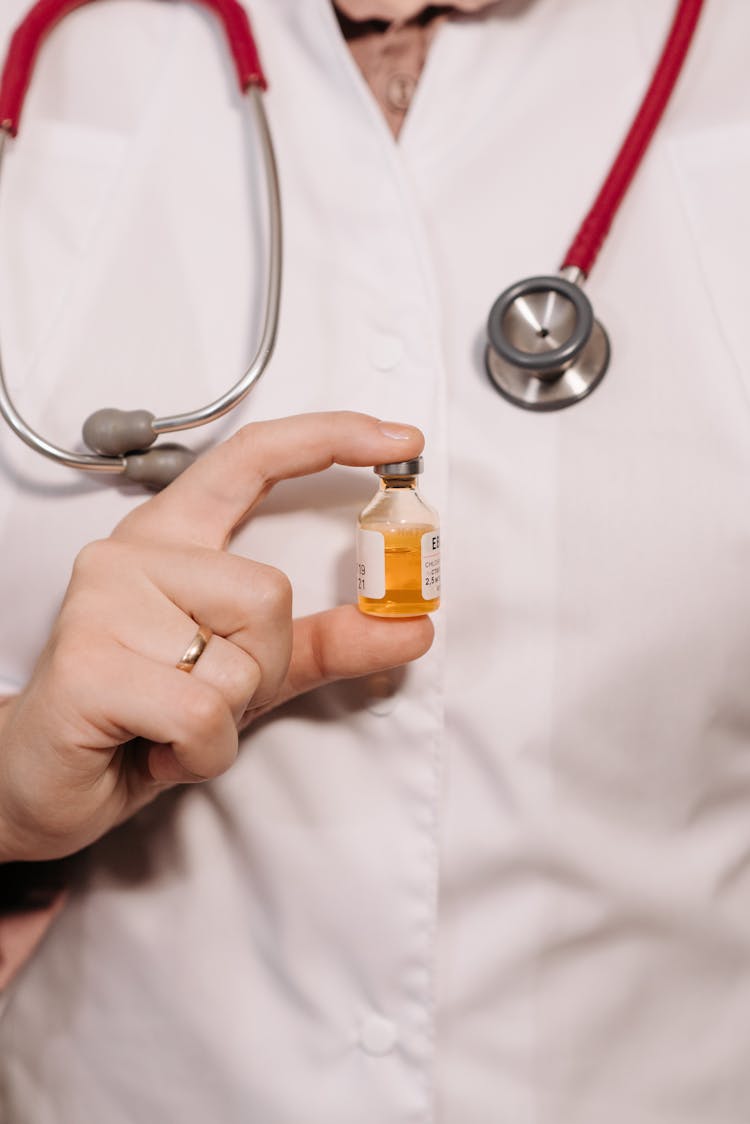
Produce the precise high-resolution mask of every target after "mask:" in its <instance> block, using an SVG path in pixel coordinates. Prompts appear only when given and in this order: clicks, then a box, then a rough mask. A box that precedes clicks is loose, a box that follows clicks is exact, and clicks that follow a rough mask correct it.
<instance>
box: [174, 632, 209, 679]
mask: <svg viewBox="0 0 750 1124" xmlns="http://www.w3.org/2000/svg"><path fill="white" fill-rule="evenodd" d="M211 636H212V633H211V629H210V628H206V626H205V625H203V624H202V625H200V626H199V628H198V631H197V632H196V634H195V636H194V637H193V639H192V640H191V641H190V643H189V644H188V646H187V648H186V649H185V652H184V655H183V657H182V659H181V660H180V661H179V663H178V664H177V670H178V671H186V672H187V673H188V675H189V674H190V672H191V671H192V670H193V668H194V667H195V665H196V664H197V662H198V660H199V659H200V658H201V656H202V655H203V653H204V652H205V650H206V644H208V642H209V640H210V639H211Z"/></svg>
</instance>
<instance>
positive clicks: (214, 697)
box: [181, 679, 226, 738]
mask: <svg viewBox="0 0 750 1124" xmlns="http://www.w3.org/2000/svg"><path fill="white" fill-rule="evenodd" d="M190 686H191V688H192V690H190V691H188V692H187V693H186V696H185V699H184V700H183V704H182V715H181V717H182V726H183V728H184V730H185V731H186V733H187V734H189V735H190V734H199V735H201V736H202V737H206V738H216V737H218V736H220V735H221V734H222V733H223V731H224V729H225V727H226V703H225V702H224V699H223V698H222V696H221V694H220V693H219V692H218V691H216V690H214V689H212V688H211V687H209V686H207V685H204V684H202V683H200V682H199V681H198V680H197V679H194V680H192V682H191V684H190Z"/></svg>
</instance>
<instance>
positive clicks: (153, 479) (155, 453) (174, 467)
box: [123, 444, 196, 492]
mask: <svg viewBox="0 0 750 1124" xmlns="http://www.w3.org/2000/svg"><path fill="white" fill-rule="evenodd" d="M195 458H196V453H194V452H193V450H192V449H186V448H185V446H184V445H172V444H168V445H157V446H156V447H155V448H153V449H146V451H145V452H144V453H131V454H130V455H129V456H127V457H125V470H124V472H123V476H124V477H125V479H126V480H131V481H132V482H133V483H134V484H140V485H141V486H142V487H144V488H148V489H149V490H150V491H152V492H160V491H161V489H162V488H166V486H167V484H171V483H172V481H173V480H176V479H177V477H178V476H179V475H180V473H181V472H184V471H185V469H186V468H189V467H190V465H191V464H192V463H193V461H194V460H195Z"/></svg>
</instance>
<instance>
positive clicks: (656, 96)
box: [485, 0, 704, 411]
mask: <svg viewBox="0 0 750 1124" xmlns="http://www.w3.org/2000/svg"><path fill="white" fill-rule="evenodd" d="M703 3H704V0H678V3H677V7H676V9H675V13H674V16H673V19H672V24H671V27H670V30H669V33H668V35H667V38H666V41H665V44H664V47H663V49H662V53H661V55H660V57H659V61H658V62H657V64H656V67H655V69H654V73H653V75H652V78H651V81H650V83H649V86H648V89H647V91H646V93H645V95H644V98H643V101H642V102H641V105H640V107H639V109H638V112H637V114H636V116H635V118H634V119H633V123H632V125H631V126H630V129H629V130H628V133H627V135H626V137H625V140H624V141H623V143H622V146H621V147H620V150H619V152H618V154H617V156H616V157H615V161H614V163H613V165H612V168H611V169H610V171H609V173H608V175H607V177H606V179H605V181H604V183H603V185H602V187H601V189H600V191H599V194H598V195H597V197H596V200H595V201H594V204H593V206H592V208H591V210H590V211H589V213H588V214H587V215H586V218H585V219H584V221H583V223H582V224H581V227H580V229H579V230H578V232H577V234H576V236H575V238H574V239H573V242H572V244H571V246H570V249H569V250H568V252H567V254H566V255H565V258H564V260H563V264H562V266H561V268H560V273H559V274H557V275H552V276H539V277H529V278H527V279H526V280H524V281H519V282H517V284H515V285H511V286H510V288H508V289H505V291H504V292H502V293H501V294H500V296H499V297H498V298H497V300H496V301H495V303H494V304H493V306H492V309H491V311H490V315H489V319H488V322H487V335H488V343H487V348H486V351H485V367H486V369H487V374H488V376H489V378H490V380H491V382H492V384H493V385H494V387H495V389H496V390H497V391H499V393H500V394H502V395H503V397H504V398H506V399H507V400H508V401H509V402H512V403H513V405H515V406H521V407H522V408H523V409H526V410H537V411H543V410H561V409H563V408H564V407H566V406H572V405H573V404H574V403H576V402H580V401H581V400H582V399H583V398H586V397H587V395H589V394H591V392H592V390H594V388H595V387H597V386H598V385H599V383H600V382H601V380H602V379H603V378H604V375H605V373H606V370H607V368H608V366H609V360H610V354H611V349H610V344H609V337H608V336H607V333H606V331H605V330H604V328H603V327H602V325H601V324H600V323H599V321H598V320H596V319H595V317H594V312H593V309H592V307H591V302H590V301H589V299H588V297H587V296H586V294H585V293H584V292H583V289H582V287H581V286H582V285H583V282H584V281H585V280H586V278H587V277H588V275H589V274H590V272H591V269H592V267H593V265H594V262H595V260H596V257H597V255H598V253H599V250H600V249H601V246H602V243H603V242H604V239H605V237H606V235H607V233H608V231H609V229H610V227H611V225H612V222H613V221H614V218H615V215H616V214H617V211H618V209H619V207H620V204H621V203H622V200H623V198H624V196H625V193H626V192H627V189H628V187H629V186H630V183H631V182H632V179H633V177H634V175H635V173H636V171H637V170H638V167H639V165H640V163H641V160H642V159H643V156H644V154H645V152H646V149H647V148H648V145H649V143H650V141H651V138H652V137H653V135H654V132H655V131H656V127H657V125H658V124H659V121H660V120H661V117H662V115H663V113H664V110H665V109H666V106H667V102H668V101H669V98H670V95H671V93H672V90H673V89H674V86H675V83H676V82H677V79H678V77H679V75H680V73H681V71H682V68H683V66H684V63H685V58H686V56H687V52H688V48H689V46H690V44H691V42H692V40H693V36H694V34H695V29H696V26H697V23H698V17H699V16H700V13H701V9H702V7H703Z"/></svg>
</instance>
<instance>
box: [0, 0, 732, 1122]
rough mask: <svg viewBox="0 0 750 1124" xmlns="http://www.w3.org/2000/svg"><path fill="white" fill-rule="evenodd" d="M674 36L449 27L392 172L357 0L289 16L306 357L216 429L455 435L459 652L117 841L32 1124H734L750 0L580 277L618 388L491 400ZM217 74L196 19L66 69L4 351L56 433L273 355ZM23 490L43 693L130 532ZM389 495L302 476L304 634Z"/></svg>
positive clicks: (40, 980)
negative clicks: (360, 425) (76, 610)
mask: <svg viewBox="0 0 750 1124" xmlns="http://www.w3.org/2000/svg"><path fill="white" fill-rule="evenodd" d="M22 7H23V5H22V3H21V2H20V0H3V6H2V16H0V23H1V24H2V29H3V33H6V32H7V31H8V29H9V27H10V26H11V23H12V22H13V19H14V18H15V16H16V15H17V14H18V13H19V12H20V11H21V8H22ZM671 10H672V3H671V2H670V0H620V2H617V3H615V2H614V0H607V2H602V0H528V2H525V3H523V2H521V3H517V2H508V3H500V4H498V5H496V6H495V7H494V8H492V9H490V10H489V11H488V12H487V13H485V14H483V15H482V16H481V17H479V18H476V19H472V18H458V19H456V20H453V21H449V22H448V23H446V24H445V25H443V26H442V27H441V29H440V31H439V32H438V36H437V39H436V42H435V45H434V50H433V52H432V54H431V55H430V58H429V60H428V64H427V69H426V71H425V73H424V75H423V77H422V80H421V82H420V86H419V88H418V90H417V94H416V98H415V101H414V103H413V106H412V108H411V110H410V113H409V117H408V120H407V122H406V125H405V128H404V131H403V133H402V136H401V139H400V142H399V143H398V145H396V144H394V142H393V141H392V139H391V137H390V135H389V133H388V130H387V127H386V125H385V124H384V122H383V121H382V120H381V119H380V116H379V112H378V110H377V108H376V106H375V104H374V102H373V101H372V99H371V97H370V95H369V93H368V91H367V89H366V87H365V86H364V83H363V82H362V80H361V78H360V76H359V74H358V72H357V70H356V67H355V66H354V65H353V63H352V61H351V59H350V58H349V56H348V54H347V49H346V46H345V44H344V43H343V42H342V40H341V37H340V34H339V31H338V28H337V26H336V23H335V19H334V16H333V14H332V11H331V9H330V7H329V6H328V4H327V2H326V0H255V3H254V4H253V19H254V25H255V28H256V30H257V32H258V36H259V40H260V43H261V45H262V52H263V58H264V62H265V65H266V68H267V70H268V74H269V76H270V79H271V83H272V90H271V93H270V94H269V99H268V106H269V112H270V115H271V119H272V124H273V127H274V131H275V136H276V138H277V145H278V149H279V159H280V168H281V175H282V178H283V192H284V202H285V207H286V235H285V237H286V241H285V280H284V300H283V325H282V329H281V334H280V339H279V345H278V350H277V352H276V354H275V357H274V359H273V363H272V366H271V368H270V370H269V371H268V373H267V375H266V377H265V379H264V381H263V382H262V384H261V386H260V387H259V389H258V390H257V393H255V394H254V395H253V396H252V397H251V398H250V399H249V400H248V401H247V402H246V403H245V405H244V406H243V407H242V408H241V410H240V411H239V413H238V414H237V415H234V416H232V417H231V419H229V420H226V421H225V422H223V423H222V424H221V425H218V426H216V427H214V432H213V434H212V435H211V436H213V437H216V436H221V435H223V434H226V433H229V432H231V431H232V430H233V429H234V428H235V427H236V426H237V425H238V424H240V422H241V421H245V420H249V419H252V418H260V417H269V416H276V415H280V414H286V413H289V412H292V411H297V410H318V409H329V408H353V409H360V410H364V411H369V412H372V413H375V414H377V415H379V416H381V417H386V418H395V419H401V420H405V421H411V422H414V423H417V424H419V425H420V426H422V427H423V428H424V429H425V432H426V434H427V448H426V463H427V472H426V475H425V478H424V494H425V496H426V498H427V499H428V500H429V501H430V502H431V503H432V504H434V505H435V506H436V507H437V508H438V510H439V511H440V512H441V515H442V525H443V535H444V538H443V541H444V543H445V553H444V575H445V584H444V608H443V609H441V611H440V614H439V617H438V621H437V624H438V632H439V636H438V640H437V642H436V644H435V647H434V648H433V650H432V651H431V652H430V654H429V655H428V656H427V657H425V658H424V659H423V660H422V661H420V662H419V663H417V664H416V665H414V666H412V667H410V668H408V670H406V671H403V672H395V673H393V674H392V675H390V676H388V677H385V679H384V678H383V677H382V676H380V677H374V679H373V680H372V681H363V682H357V683H354V684H351V685H349V686H346V687H344V686H333V687H330V688H328V689H326V690H324V691H321V692H319V693H317V694H316V695H314V696H312V697H310V698H307V699H304V700H301V701H298V702H297V703H295V704H294V705H292V706H290V707H288V708H287V710H286V711H285V712H284V713H281V714H278V715H276V716H274V717H272V718H271V719H269V720H268V721H266V722H265V723H264V724H263V726H262V727H259V728H257V729H256V730H255V731H253V732H252V733H251V734H250V735H249V736H248V737H247V739H246V745H245V749H244V752H243V754H242V756H241V759H240V760H239V762H238V764H237V765H236V767H235V768H234V769H232V771H231V772H230V773H229V774H228V775H226V776H225V777H223V778H221V779H220V780H218V781H217V782H216V783H213V784H210V785H207V786H205V787H203V788H192V789H190V790H189V791H186V792H185V793H184V794H182V795H181V796H178V797H175V798H173V799H167V800H165V801H163V802H162V803H161V804H159V805H157V806H154V807H152V808H150V809H148V810H147V811H146V812H145V813H143V814H142V815H141V816H140V817H139V818H138V819H137V820H136V821H135V822H133V823H131V824H130V825H127V826H125V827H123V828H122V829H120V830H118V831H117V832H115V833H113V834H112V835H111V836H110V837H109V838H108V839H106V840H105V841H103V842H102V843H101V844H100V845H98V846H96V847H94V848H92V849H91V851H90V852H89V854H88V855H87V856H86V860H85V863H83V865H82V870H81V873H80V882H79V885H78V887H77V889H76V891H75V893H74V895H73V900H72V901H71V903H70V905H69V906H68V908H67V910H66V912H65V914H64V916H63V917H62V918H61V919H60V920H59V921H58V922H57V923H56V925H55V927H54V928H53V930H52V931H51V933H50V934H49V936H48V938H47V939H46V941H45V942H44V944H43V946H42V948H41V949H40V951H39V952H38V954H37V956H36V957H35V958H34V960H33V961H32V963H31V964H30V965H29V966H28V968H27V969H26V970H25V971H24V972H23V973H22V975H21V976H20V978H18V979H17V981H16V982H15V984H14V985H13V986H12V988H11V991H10V995H9V999H8V1003H7V1007H6V1011H5V1015H4V1018H3V1022H2V1027H1V1029H0V1059H1V1060H0V1087H2V1089H3V1093H2V1097H3V1100H2V1101H1V1102H0V1104H1V1105H2V1108H1V1110H0V1117H2V1119H3V1120H8V1121H9V1122H11V1121H12V1124H81V1121H83V1120H87V1121H88V1120H91V1121H97V1122H102V1124H132V1122H133V1121H139V1124H142V1122H147V1124H152V1122H153V1124H157V1122H158V1124H172V1122H174V1124H177V1122H179V1124H204V1122H205V1121H209V1120H211V1121H221V1122H222V1124H240V1122H242V1124H246V1122H248V1121H252V1122H253V1124H300V1122H301V1121H305V1124H406V1122H409V1124H417V1122H428V1121H429V1122H439V1124H504V1122H513V1124H602V1122H603V1121H606V1122H607V1124H707V1122H709V1121H710V1122H711V1124H747V1120H748V1115H749V1113H750V1067H748V1065H747V1057H748V1049H749V1048H750V736H749V735H750V691H748V681H749V679H750V576H749V575H750V503H749V502H748V501H749V500H750V403H749V401H748V390H749V388H750V368H749V366H748V357H747V346H746V309H747V295H748V272H747V262H748V260H749V259H750V224H748V223H747V215H746V211H747V206H748V199H750V84H749V83H748V81H747V43H748V42H750V5H748V4H747V2H746V0H723V2H722V3H709V4H708V5H707V11H706V14H705V18H704V23H703V26H702V27H701V29H700V33H699V37H698V40H697V43H696V46H695V50H694V53H693V55H692V57H691V59H690V61H689V65H688V66H687V69H686V72H685V75H684V81H683V82H682V83H681V86H680V88H679V91H678V95H677V97H676V100H675V102H674V104H673V106H672V108H671V109H670V112H669V116H668V119H667V120H666V121H665V123H664V126H663V128H662V129H661V131H660V133H659V135H658V137H657V139H656V142H655V145H654V148H653V150H652V151H651V153H650V155H649V157H648V160H647V163H646V165H645V166H644V168H643V169H642V172H641V174H640V176H639V178H638V180H637V182H636V184H635V186H634V188H633V190H632V194H631V195H630V196H629V198H628V200H627V202H626V205H625V207H624V209H623V211H622V213H621V215H620V217H619V219H618V221H617V224H616V226H615V228H614V229H613V231H612V234H611V236H610V239H609V241H608V243H607V245H606V247H605V250H604V252H603V255H602V257H601V259H600V261H599V263H598V264H597V266H596V268H595V271H594V273H593V276H592V279H591V283H590V292H591V295H592V298H593V299H594V302H595V305H596V308H597V311H598V315H599V316H600V317H601V319H602V320H603V322H604V323H605V325H606V326H607V328H608V330H609V332H610V334H611V337H612V341H613V347H614V359H613V362H612V367H611V371H610V373H609V374H608V376H607V378H606V380H605V382H604V383H603V385H602V386H601V387H600V388H599V389H598V390H597V391H596V392H595V393H594V395H593V396H592V398H591V399H590V400H589V401H588V402H586V403H585V404H583V405H580V406H578V407H575V408H574V409H572V410H570V411H567V412H563V413H561V414H555V415H552V416H532V415H528V414H526V413H524V412H522V411H519V410H516V409H512V408H511V407H509V406H508V405H507V404H506V403H505V402H503V401H502V400H501V399H500V398H499V397H498V396H497V395H496V394H495V392H494V390H493V389H492V388H491V386H490V384H489V382H488V380H487V379H486V377H485V375H484V373H483V367H482V348H483V333H484V323H485V319H486V315H487V312H488V309H489V307H490V304H491V303H492V301H493V300H494V298H495V296H496V295H497V292H498V291H499V289H500V288H502V287H504V286H505V285H506V284H509V283H511V282H512V281H515V280H516V279H517V278H519V277H521V276H526V275H528V274H530V273H533V272H540V271H541V272H545V271H550V270H551V269H553V268H554V267H555V265H556V264H557V262H558V261H559V259H560V256H561V255H562V253H563V252H564V250H565V248H566V246H567V243H568V241H569V239H570V237H571V235H572V233H573V231H574V228H575V225H576V223H577V222H578V221H579V219H580V218H581V217H582V215H583V213H584V211H585V209H586V207H587V205H588V204H589V202H590V200H591V198H592V197H593V193H594V191H595V189H596V187H597V186H598V183H599V181H600V178H601V176H602V174H603V173H604V171H605V170H606V168H607V166H608V164H609V161H610V159H611V157H612V155H613V153H614V150H615V148H616V147H617V144H618V143H619V140H620V138H621V135H622V133H623V130H624V128H625V126H626V124H627V123H628V121H629V119H630V116H631V114H632V112H633V109H634V107H635V104H636V102H637V100H638V98H639V97H640V94H641V92H642V90H643V88H644V86H645V83H646V81H647V76H648V73H649V68H650V66H651V64H652V62H653V60H654V58H655V56H656V54H657V52H658V50H659V47H660V44H661V41H662V37H663V34H664V32H665V29H666V27H667V24H668V22H669V19H670V17H671ZM219 42H220V41H219V35H218V32H217V30H216V29H215V27H214V24H213V22H212V19H211V18H210V17H209V16H208V15H206V14H205V13H203V12H200V11H198V10H196V9H194V8H190V7H187V6H176V5H172V4H153V3H150V2H148V0H117V2H112V3H107V4H102V5H101V6H100V5H94V6H92V7H91V8H86V9H83V10H81V11H79V12H77V13H76V14H75V15H73V16H72V17H71V18H70V19H69V20H68V21H66V23H65V24H64V25H63V26H62V27H61V28H60V29H59V30H58V31H57V32H56V33H55V36H54V40H51V41H50V43H49V45H48V47H47V48H46V50H45V52H44V55H43V57H42V62H41V68H40V71H39V74H38V77H37V79H36V81H35V84H34V86H33V88H32V93H31V96H30V100H29V104H28V106H27V112H26V117H25V121H24V124H25V131H24V132H22V134H21V137H20V138H19V141H18V143H17V145H16V146H14V149H15V150H14V151H13V152H10V153H9V154H8V160H7V166H6V169H5V173H4V179H3V184H2V191H1V192H0V248H1V253H0V333H1V335H0V338H2V342H3V347H4V353H5V358H6V362H7V366H8V370H9V374H10V378H11V381H12V384H13V386H14V389H15V391H16V394H17V396H18V399H19V403H20V404H21V406H22V407H23V409H24V410H25V411H26V412H27V413H28V416H29V420H32V421H33V422H35V423H37V424H38V425H39V427H40V428H42V429H43V431H44V432H45V433H48V434H49V435H50V436H52V437H54V438H56V439H58V440H59V441H61V442H71V441H73V440H75V434H76V433H77V432H78V431H79V428H80V424H81V421H82V419H83V418H84V417H85V416H86V414H87V413H88V412H89V411H90V410H92V409H94V408H96V407H98V406H101V405H106V404H108V403H113V404H125V405H128V404H132V405H134V406H143V407H147V408H150V409H153V410H155V411H157V412H158V411H160V410H165V411H168V412H170V413H171V412H174V411H176V410H177V409H180V408H182V407H185V406H189V405H193V404H197V403H198V402H199V401H200V400H201V399H207V398H208V397H209V396H212V395H214V394H216V393H217V392H218V391H220V390H222V389H223V388H224V387H225V386H226V385H227V383H228V381H230V380H231V378H232V377H233V376H234V375H235V373H236V372H237V371H238V370H239V369H240V368H241V366H242V364H243V362H244V360H245V359H246V357H247V355H248V352H249V350H250V349H251V345H252V341H253V339H254V335H255V332H256V330H257V324H258V307H257V306H258V299H259V292H260V284H261V282H260V281H259V280H258V279H259V278H260V277H261V274H262V271H261V270H260V269H259V267H258V261H259V259H260V258H261V257H262V250H263V245H262V243H263V233H262V232H263V229H264V228H263V224H262V222H261V219H262V215H263V210H262V195H260V194H259V189H258V183H257V179H256V175H255V171H254V170H253V169H254V166H255V152H256V149H255V148H254V146H253V144H252V136H251V130H250V129H249V128H248V127H246V126H245V125H243V124H242V120H243V119H242V118H241V116H240V109H239V99H238V97H237V96H236V94H235V92H234V90H233V87H232V84H231V69H230V66H229V64H228V63H226V62H225V61H223V57H222V56H221V54H220V51H219ZM250 194H253V198H254V199H256V200H258V201H259V202H258V203H257V205H256V204H253V205H252V206H251V207H249V206H248V200H249V198H250ZM384 337H385V338H387V339H393V338H397V340H398V341H399V343H400V347H396V348H389V349H388V351H389V356H388V362H386V363H383V362H382V361H379V359H378V357H379V356H380V357H381V359H382V350H383V349H382V339H383V338H384ZM394 355H395V357H396V358H395V362H391V358H392V357H393V356H394ZM193 438H194V440H195V441H197V442H200V441H203V440H208V436H202V435H200V434H197V435H193ZM0 472H1V473H2V477H1V479H0V521H1V527H2V529H1V531H0V534H1V535H2V543H3V560H2V578H3V608H2V613H3V627H2V629H1V630H0V678H1V679H2V680H3V682H8V683H11V684H13V683H18V684H21V683H23V682H24V681H25V679H26V677H27V676H28V674H29V672H30V669H31V667H32V665H33V661H34V658H35V656H36V654H37V653H38V651H39V649H40V647H41V645H42V643H43V641H44V637H45V635H46V633H47V629H48V627H49V624H50V622H51V621H52V619H53V616H54V613H55V607H56V605H57V604H58V602H59V600H60V597H61V594H62V592H63V589H64V586H65V583H66V574H67V573H68V571H69V567H70V564H71V562H72V560H73V557H74V556H75V553H76V552H77V550H78V549H79V548H80V547H81V546H82V545H83V544H84V543H85V542H86V541H88V540H90V539H92V538H95V537H97V536H102V535H105V534H106V533H107V532H108V530H109V528H110V527H111V526H112V525H113V523H114V522H115V521H116V520H117V519H118V518H119V517H120V516H121V515H122V514H123V513H124V512H126V511H127V510H129V509H130V508H131V507H132V506H133V505H134V504H136V503H138V502H139V500H140V497H139V495H137V494H136V493H135V492H133V491H131V490H130V489H129V488H127V487H117V486H113V485H112V484H111V483H106V482H101V481H97V480H92V479H89V478H83V479H82V478H80V477H77V476H74V475H73V474H71V473H68V472H66V471H64V470H60V469H57V468H55V467H54V466H52V465H48V464H46V463H45V462H43V461H42V460H41V459H39V458H37V457H35V456H34V455H33V454H31V453H30V452H29V451H27V450H26V449H25V448H23V447H22V446H21V445H20V443H19V442H18V441H16V440H15V439H13V438H12V437H11V435H10V434H9V433H7V432H6V431H5V430H3V431H2V433H1V434H0ZM373 484H374V479H373V478H372V476H371V475H370V474H369V473H367V472H366V471H361V470H346V469H334V470H332V471H330V472H329V473H327V474H325V475H324V476H321V477H317V478H314V479H309V480H301V481H297V482H294V483H289V484H284V485H283V486H281V487H279V488H278V490H277V491H276V493H275V494H274V495H273V496H272V497H271V498H270V499H269V500H268V502H267V503H266V504H265V506H264V507H263V509H262V511H261V512H260V513H259V515H258V517H257V518H256V519H254V520H253V522H252V523H251V524H250V525H249V526H248V527H246V528H245V529H243V531H242V532H241V534H240V535H238V537H237V540H236V542H235V544H234V549H236V550H238V551H241V552H245V553H247V554H249V555H252V556H255V557H258V558H260V559H262V560H265V561H269V562H273V563H275V564H277V565H279V566H281V567H282V568H283V569H285V570H286V572H287V573H288V574H289V575H290V576H291V578H292V580H293V583H294V588H295V600H296V609H297V611H298V612H308V611H311V610H316V609H319V608H323V607H326V606H330V605H333V604H335V603H337V602H341V601H349V600H351V599H352V596H353V594H352V581H353V578H352V569H353V565H352V563H353V541H354V525H355V520H356V513H357V510H358V507H359V506H361V505H362V504H363V503H364V502H365V501H366V500H367V499H368V498H369V496H370V494H371V492H372V490H373Z"/></svg>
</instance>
